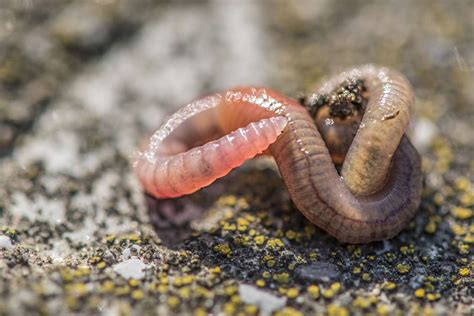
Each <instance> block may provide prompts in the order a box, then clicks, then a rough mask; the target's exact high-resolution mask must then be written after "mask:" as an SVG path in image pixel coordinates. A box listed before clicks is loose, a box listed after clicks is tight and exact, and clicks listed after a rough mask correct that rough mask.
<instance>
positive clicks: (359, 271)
mask: <svg viewBox="0 0 474 316" xmlns="http://www.w3.org/2000/svg"><path fill="white" fill-rule="evenodd" d="M361 271H362V269H361V267H354V269H352V274H360V273H361Z"/></svg>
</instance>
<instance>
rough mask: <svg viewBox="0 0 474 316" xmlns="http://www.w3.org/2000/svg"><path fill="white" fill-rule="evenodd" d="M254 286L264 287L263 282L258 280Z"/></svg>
mask: <svg viewBox="0 0 474 316" xmlns="http://www.w3.org/2000/svg"><path fill="white" fill-rule="evenodd" d="M255 284H256V285H257V286H258V287H264V286H265V280H262V279H258V280H257V281H256V282H255Z"/></svg>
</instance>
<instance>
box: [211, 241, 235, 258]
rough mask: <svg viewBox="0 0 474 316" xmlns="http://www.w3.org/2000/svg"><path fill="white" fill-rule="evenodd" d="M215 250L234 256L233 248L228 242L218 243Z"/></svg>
mask: <svg viewBox="0 0 474 316" xmlns="http://www.w3.org/2000/svg"><path fill="white" fill-rule="evenodd" d="M213 249H214V251H215V252H219V253H220V254H222V255H224V256H227V257H230V256H232V249H231V248H230V246H229V245H228V244H217V245H215V246H214V248H213Z"/></svg>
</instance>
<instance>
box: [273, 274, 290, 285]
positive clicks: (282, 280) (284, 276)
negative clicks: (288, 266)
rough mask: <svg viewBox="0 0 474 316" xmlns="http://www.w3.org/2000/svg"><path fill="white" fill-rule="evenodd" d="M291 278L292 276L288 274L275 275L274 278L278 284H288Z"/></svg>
mask: <svg viewBox="0 0 474 316" xmlns="http://www.w3.org/2000/svg"><path fill="white" fill-rule="evenodd" d="M289 278H290V275H289V274H288V273H286V272H282V273H279V274H275V275H274V276H273V280H275V281H277V282H278V283H288V280H289Z"/></svg>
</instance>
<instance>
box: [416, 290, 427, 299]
mask: <svg viewBox="0 0 474 316" xmlns="http://www.w3.org/2000/svg"><path fill="white" fill-rule="evenodd" d="M415 296H416V297H418V298H423V297H425V290H424V289H417V290H416V291H415Z"/></svg>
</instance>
